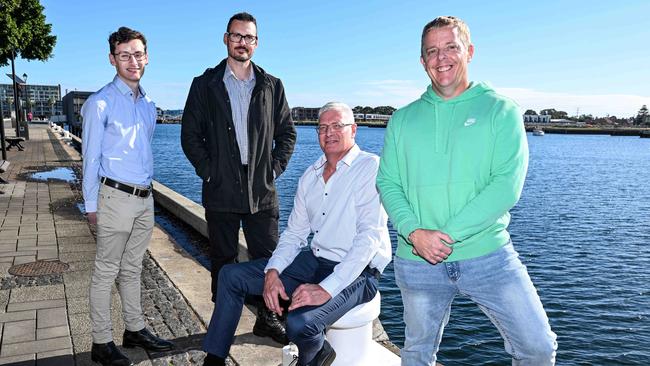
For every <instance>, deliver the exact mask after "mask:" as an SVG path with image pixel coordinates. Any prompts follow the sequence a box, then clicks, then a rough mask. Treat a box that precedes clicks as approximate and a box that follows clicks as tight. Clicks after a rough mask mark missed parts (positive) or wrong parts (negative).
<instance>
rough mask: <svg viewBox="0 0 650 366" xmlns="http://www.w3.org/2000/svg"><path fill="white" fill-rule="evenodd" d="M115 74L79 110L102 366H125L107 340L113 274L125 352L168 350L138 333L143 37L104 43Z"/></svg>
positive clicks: (147, 137)
mask: <svg viewBox="0 0 650 366" xmlns="http://www.w3.org/2000/svg"><path fill="white" fill-rule="evenodd" d="M108 44H109V47H110V54H109V55H108V59H109V61H110V63H111V65H113V66H115V70H116V71H117V75H116V76H115V77H114V78H113V81H112V82H110V83H108V84H107V85H106V86H104V87H103V88H102V89H100V90H99V91H98V92H96V93H94V94H92V95H91V96H90V97H89V98H88V100H87V101H86V103H84V105H83V107H82V108H81V115H82V116H83V133H82V141H83V143H82V153H83V183H82V187H83V196H84V203H85V209H86V215H87V217H88V221H89V222H90V223H91V224H96V225H97V254H96V257H95V264H94V268H93V274H92V281H91V284H90V321H91V327H92V339H93V345H92V350H91V359H92V360H93V361H95V362H98V363H100V364H102V365H104V366H106V365H113V366H115V365H120V366H121V365H132V363H131V361H130V360H129V358H128V357H127V356H126V355H124V354H123V353H122V352H121V351H120V350H119V349H118V348H117V347H116V346H115V343H114V342H113V335H112V330H113V327H112V325H111V288H112V285H113V283H115V278H116V277H117V276H119V286H118V287H119V292H120V298H121V300H122V312H123V314H124V323H125V328H126V330H125V331H124V337H123V339H122V342H123V346H124V347H134V346H139V347H142V348H144V349H146V350H148V351H154V352H160V351H168V350H171V349H172V348H173V344H172V343H171V342H169V341H166V340H163V339H160V338H158V337H157V336H155V335H153V334H152V333H151V332H149V331H148V330H147V328H146V327H145V322H144V316H143V313H142V304H141V301H140V299H141V293H140V274H141V273H142V258H143V256H144V253H145V251H146V250H147V246H148V245H149V240H150V239H151V234H152V231H153V226H154V212H153V196H152V195H151V180H152V178H153V155H152V151H151V140H152V138H153V131H154V127H155V126H156V106H155V105H154V103H153V101H151V99H150V98H149V96H148V95H147V94H146V93H145V91H144V89H143V88H142V86H141V85H140V79H141V78H142V75H144V69H145V66H146V65H147V63H148V62H149V56H148V54H147V41H146V39H145V37H144V35H143V34H142V33H140V32H137V31H134V30H132V29H129V28H127V27H120V29H118V31H117V32H114V33H113V34H111V35H110V37H109V38H108Z"/></svg>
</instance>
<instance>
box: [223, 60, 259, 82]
mask: <svg viewBox="0 0 650 366" xmlns="http://www.w3.org/2000/svg"><path fill="white" fill-rule="evenodd" d="M228 78H233V79H235V80H237V81H243V82H246V83H250V82H252V81H255V70H253V66H252V65H251V71H250V73H249V74H248V78H246V79H244V80H239V79H237V76H236V75H235V73H234V72H233V71H232V69H231V68H230V65H229V64H228V62H226V71H225V72H224V73H223V81H226V79H228Z"/></svg>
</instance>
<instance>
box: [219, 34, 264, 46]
mask: <svg viewBox="0 0 650 366" xmlns="http://www.w3.org/2000/svg"><path fill="white" fill-rule="evenodd" d="M226 34H227V35H228V40H229V41H230V42H235V43H239V42H241V40H242V39H243V40H244V42H245V43H246V44H250V45H253V44H255V43H257V36H252V35H250V34H247V35H243V34H240V33H230V32H226Z"/></svg>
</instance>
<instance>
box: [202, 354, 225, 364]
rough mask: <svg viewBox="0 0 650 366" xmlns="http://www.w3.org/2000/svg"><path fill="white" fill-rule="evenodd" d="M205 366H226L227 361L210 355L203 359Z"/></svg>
mask: <svg viewBox="0 0 650 366" xmlns="http://www.w3.org/2000/svg"><path fill="white" fill-rule="evenodd" d="M203 366H226V359H225V358H221V357H219V356H215V355H213V354H212V353H208V354H206V355H205V358H204V359H203Z"/></svg>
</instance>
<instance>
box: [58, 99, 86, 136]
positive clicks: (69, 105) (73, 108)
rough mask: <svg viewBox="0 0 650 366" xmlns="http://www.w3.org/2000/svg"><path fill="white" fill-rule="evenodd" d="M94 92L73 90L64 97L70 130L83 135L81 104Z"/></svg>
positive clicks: (64, 108)
mask: <svg viewBox="0 0 650 366" xmlns="http://www.w3.org/2000/svg"><path fill="white" fill-rule="evenodd" d="M92 93H93V92H87V91H76V90H75V91H71V92H69V93H68V94H66V95H65V96H64V97H63V114H65V116H66V120H67V122H68V126H69V128H70V132H72V133H73V134H75V135H77V136H80V135H81V123H82V122H83V121H82V118H81V106H82V105H83V104H84V103H85V102H86V100H87V99H88V97H89V96H90V95H91V94H92Z"/></svg>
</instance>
